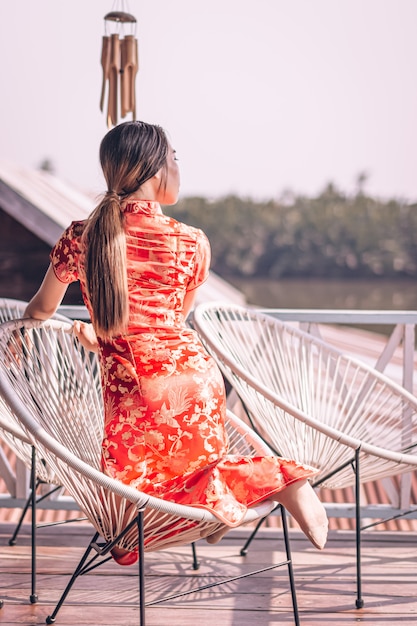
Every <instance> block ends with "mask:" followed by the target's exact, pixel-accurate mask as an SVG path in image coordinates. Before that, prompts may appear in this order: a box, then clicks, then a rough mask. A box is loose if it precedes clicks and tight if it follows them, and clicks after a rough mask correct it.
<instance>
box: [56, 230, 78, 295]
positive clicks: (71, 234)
mask: <svg viewBox="0 0 417 626" xmlns="http://www.w3.org/2000/svg"><path fill="white" fill-rule="evenodd" d="M78 226H79V223H77V222H72V224H71V225H70V226H69V227H68V228H67V229H66V230H65V231H64V232H63V233H62V235H61V237H60V238H59V239H58V241H57V243H56V244H55V246H54V247H53V248H52V250H51V254H50V255H49V258H50V261H51V264H52V267H53V270H54V272H55V276H56V277H57V278H58V280H60V281H61V282H62V283H66V284H69V283H73V282H74V281H76V280H78V279H79V276H78V258H79V254H80V250H79V237H77V234H76V231H77V230H79V228H78Z"/></svg>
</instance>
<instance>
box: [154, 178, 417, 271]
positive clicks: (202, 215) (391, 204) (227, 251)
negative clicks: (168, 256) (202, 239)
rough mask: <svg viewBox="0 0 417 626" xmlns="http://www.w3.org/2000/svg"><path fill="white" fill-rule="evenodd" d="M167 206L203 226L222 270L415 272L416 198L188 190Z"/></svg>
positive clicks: (217, 267)
mask: <svg viewBox="0 0 417 626" xmlns="http://www.w3.org/2000/svg"><path fill="white" fill-rule="evenodd" d="M165 211H166V212H168V213H169V214H170V215H172V216H173V217H175V218H176V219H178V220H180V221H183V222H186V223H187V224H191V225H193V226H197V227H199V228H201V229H202V230H203V231H204V232H205V233H206V234H207V236H208V238H209V239H210V243H211V247H212V268H213V270H214V271H215V272H217V273H218V274H220V275H221V276H224V277H232V276H236V277H258V278H259V277H269V278H284V277H285V278H287V277H288V278H289V277H292V278H295V277H328V278H370V277H376V276H380V277H384V278H392V277H417V205H411V204H407V203H404V202H401V201H399V200H389V201H382V200H378V199H376V198H372V197H370V196H367V195H365V194H364V193H363V191H362V189H361V188H359V190H358V192H357V193H356V194H355V195H353V196H349V195H346V194H343V193H342V192H340V191H338V190H337V189H336V187H335V186H334V185H332V184H329V185H328V186H327V187H326V188H325V189H324V190H323V192H322V193H321V194H320V195H319V196H317V197H315V198H308V197H305V196H294V197H291V198H290V199H288V198H287V199H285V198H284V199H283V200H281V201H275V200H270V201H268V202H256V201H254V200H251V199H243V198H239V197H236V196H228V197H225V198H220V199H216V200H208V199H206V198H200V197H189V198H184V199H182V200H181V201H180V202H179V203H178V204H177V205H176V206H174V207H165Z"/></svg>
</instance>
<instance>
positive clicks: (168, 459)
mask: <svg viewBox="0 0 417 626" xmlns="http://www.w3.org/2000/svg"><path fill="white" fill-rule="evenodd" d="M123 212H124V216H125V230H126V240H127V271H128V286H129V294H130V295H129V307H130V317H129V327H128V330H127V332H126V334H123V335H120V336H117V337H115V338H114V339H112V340H111V341H108V340H106V341H103V340H101V339H100V338H98V339H99V360H100V366H101V375H102V384H103V398H104V410H105V426H104V437H103V471H104V472H106V473H107V474H109V475H110V476H112V477H113V478H116V479H118V480H121V481H122V482H123V483H125V484H128V485H131V486H133V487H136V488H137V489H139V490H141V491H144V492H146V493H149V494H151V495H154V496H157V497H161V498H164V499H167V500H171V501H174V502H176V503H178V504H187V505H191V506H198V507H204V508H207V509H209V510H210V511H212V512H213V513H214V514H215V515H216V516H217V517H218V518H219V519H220V520H222V521H223V522H225V523H226V524H228V525H230V526H236V525H238V524H239V523H240V522H241V521H242V519H243V517H244V515H245V512H246V509H247V507H250V506H251V505H254V504H256V503H257V502H260V501H261V500H264V499H266V498H269V497H271V496H273V494H274V493H277V492H278V491H280V490H281V489H283V488H284V487H285V485H286V484H289V483H291V482H294V481H296V480H298V479H300V478H304V477H309V476H312V475H313V474H315V473H316V470H314V469H313V468H311V467H308V466H304V465H300V464H298V463H297V462H295V461H291V460H286V459H282V458H277V457H253V458H250V457H241V456H236V455H229V454H228V443H227V437H226V434H225V431H224V417H225V410H226V405H225V390H224V384H223V379H222V376H221V373H220V371H219V369H218V367H217V365H216V363H215V362H214V360H213V359H212V358H211V357H210V356H209V355H208V354H207V352H206V351H205V349H204V348H203V346H202V344H201V342H200V340H199V338H198V335H197V334H196V332H195V331H193V330H191V329H190V328H188V327H187V325H186V324H185V320H184V316H183V314H182V312H181V311H182V307H183V301H184V296H185V294H186V293H187V292H188V291H190V290H192V289H195V288H196V287H198V286H199V285H200V284H201V283H202V282H204V281H205V280H206V278H207V276H208V270H209V262H210V247H209V243H208V240H207V238H206V236H205V235H204V233H203V232H202V231H201V230H199V229H196V228H193V227H190V226H186V225H185V224H182V223H180V222H177V221H176V220H174V219H172V218H170V217H167V216H165V215H164V214H163V213H162V211H161V208H160V206H159V204H157V203H155V202H145V201H134V202H129V203H126V204H125V206H123ZM84 225H85V222H73V223H72V224H71V225H70V226H69V228H68V229H67V230H66V231H65V232H64V233H63V235H62V236H61V238H60V240H59V241H58V243H57V244H56V246H55V247H54V248H53V250H52V252H51V262H52V265H53V268H54V271H55V274H56V276H57V278H58V279H59V280H61V281H62V282H64V283H70V282H72V281H75V280H79V281H80V284H81V289H82V292H83V295H84V300H85V303H86V306H87V308H88V309H89V311H90V315H91V307H90V305H89V302H88V299H87V298H86V295H85V294H86V291H85V280H84V267H83V262H84V255H83V248H82V244H81V236H82V233H83V230H84ZM92 322H93V324H94V319H93V318H92Z"/></svg>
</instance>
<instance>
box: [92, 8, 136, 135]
mask: <svg viewBox="0 0 417 626" xmlns="http://www.w3.org/2000/svg"><path fill="white" fill-rule="evenodd" d="M104 21H105V35H104V36H103V42H102V49H101V66H102V68H103V82H102V88H101V99H100V110H101V111H103V110H104V104H105V102H104V101H105V96H106V85H107V84H108V88H107V100H108V103H107V126H108V128H110V127H111V126H116V124H117V122H118V117H119V100H120V115H121V117H122V118H123V117H125V116H126V115H127V114H128V113H132V119H134V120H135V119H136V93H135V81H136V74H137V72H138V67H139V63H138V42H137V39H136V37H135V32H134V31H135V30H136V18H135V17H134V16H133V15H131V14H130V13H126V12H124V11H112V12H111V13H107V15H105V17H104ZM108 25H110V27H109V30H110V29H112V30H113V31H115V32H107V31H108ZM125 29H130V31H131V32H130V33H129V34H126V33H125V32H124V31H125ZM119 78H120V80H119ZM119 96H120V98H119Z"/></svg>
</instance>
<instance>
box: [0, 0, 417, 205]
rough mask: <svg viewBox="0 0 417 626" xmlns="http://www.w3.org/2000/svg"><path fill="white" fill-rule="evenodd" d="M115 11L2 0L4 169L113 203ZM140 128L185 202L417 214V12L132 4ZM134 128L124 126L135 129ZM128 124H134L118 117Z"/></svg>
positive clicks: (360, 6) (246, 3)
mask: <svg viewBox="0 0 417 626" xmlns="http://www.w3.org/2000/svg"><path fill="white" fill-rule="evenodd" d="M120 7H121V2H119V3H117V2H114V1H113V0H0V59H1V64H0V85H1V98H0V129H1V134H0V137H1V141H0V160H4V159H6V160H9V161H12V162H14V163H17V164H22V165H27V166H31V167H37V166H38V165H39V163H40V162H41V161H42V160H43V159H45V158H49V159H50V160H51V161H52V162H53V163H54V165H55V168H56V173H57V175H58V176H60V177H61V178H63V179H65V180H68V181H69V182H71V183H73V184H75V185H76V186H78V187H81V188H83V189H86V190H89V191H92V192H93V193H98V192H101V191H102V190H103V188H104V182H103V180H102V177H101V174H100V168H99V165H98V147H99V143H100V140H101V138H102V137H103V135H104V134H105V133H106V131H107V127H106V120H105V115H104V114H102V113H101V112H100V110H99V99H100V91H101V78H102V75H101V66H100V56H101V38H102V36H103V35H104V32H105V22H104V16H105V14H106V13H108V12H109V11H111V10H114V9H118V8H120ZM125 8H127V9H128V10H129V12H130V13H132V14H133V15H135V17H136V18H137V38H138V41H139V63H140V70H139V73H138V75H137V79H136V93H137V117H138V118H139V119H143V120H146V121H149V122H154V123H158V124H161V125H162V126H163V127H164V128H165V129H166V130H167V131H168V133H169V136H170V139H171V141H172V143H173V145H174V147H175V148H176V150H177V153H178V156H179V159H180V162H179V164H180V167H181V174H182V185H181V194H182V195H183V196H187V195H191V194H197V195H204V196H208V197H217V196H223V195H225V194H228V193H235V194H237V195H240V196H251V197H253V198H256V199H263V198H278V197H280V195H281V194H282V192H283V190H285V189H288V188H290V189H292V190H293V191H295V192H296V193H306V194H316V193H318V192H319V191H320V190H321V189H322V188H323V187H324V186H325V185H326V184H327V183H328V182H329V181H333V182H334V183H335V184H336V185H337V186H338V187H340V188H341V189H342V190H343V191H346V192H347V193H351V192H353V191H354V190H355V185H356V179H357V176H358V174H359V173H360V172H366V173H367V174H368V176H369V179H368V183H367V186H366V190H367V191H368V192H369V193H372V194H374V195H377V196H379V197H383V198H386V197H396V198H401V199H408V200H410V201H417V36H416V25H417V0H285V1H284V0H211V1H210V2H203V1H202V0H130V1H128V2H127V4H126V3H125ZM125 119H126V120H127V119H131V116H130V115H128V116H127V117H126V118H125ZM121 121H124V120H121Z"/></svg>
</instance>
